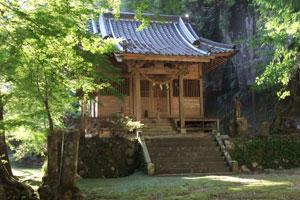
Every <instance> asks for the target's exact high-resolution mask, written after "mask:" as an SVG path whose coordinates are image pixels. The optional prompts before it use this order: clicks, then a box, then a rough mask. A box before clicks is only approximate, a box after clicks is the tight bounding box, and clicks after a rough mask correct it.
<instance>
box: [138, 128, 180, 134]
mask: <svg viewBox="0 0 300 200" xmlns="http://www.w3.org/2000/svg"><path fill="white" fill-rule="evenodd" d="M167 131H174V132H177V131H176V130H174V129H173V128H148V129H143V130H142V133H145V132H167Z"/></svg>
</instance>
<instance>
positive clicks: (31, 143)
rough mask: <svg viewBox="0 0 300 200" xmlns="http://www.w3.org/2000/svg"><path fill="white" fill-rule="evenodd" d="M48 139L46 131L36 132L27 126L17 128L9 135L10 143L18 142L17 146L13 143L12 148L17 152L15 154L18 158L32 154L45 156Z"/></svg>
mask: <svg viewBox="0 0 300 200" xmlns="http://www.w3.org/2000/svg"><path fill="white" fill-rule="evenodd" d="M46 139H47V138H46V135H45V133H44V132H35V131H32V130H28V129H26V128H25V127H20V128H17V129H16V130H14V131H13V134H9V135H8V141H9V142H10V143H17V146H14V145H11V147H12V149H13V150H15V152H16V153H15V154H14V158H15V159H16V160H19V159H21V158H24V157H26V156H32V154H34V155H38V156H42V157H44V156H45V152H46Z"/></svg>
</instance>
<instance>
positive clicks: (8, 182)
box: [0, 160, 37, 200]
mask: <svg viewBox="0 0 300 200" xmlns="http://www.w3.org/2000/svg"><path fill="white" fill-rule="evenodd" d="M0 199H28V200H36V199H37V197H36V195H35V194H34V190H33V189H32V188H31V187H30V186H27V185H25V184H23V183H20V182H18V180H16V179H15V178H14V177H13V176H11V175H10V174H9V172H8V171H7V170H6V167H5V166H4V164H3V163H2V161H1V160H0Z"/></svg>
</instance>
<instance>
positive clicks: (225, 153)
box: [213, 131, 238, 172]
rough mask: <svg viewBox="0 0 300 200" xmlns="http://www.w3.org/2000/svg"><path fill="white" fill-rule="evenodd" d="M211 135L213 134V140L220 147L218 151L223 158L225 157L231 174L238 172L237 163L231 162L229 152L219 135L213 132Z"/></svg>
mask: <svg viewBox="0 0 300 200" xmlns="http://www.w3.org/2000/svg"><path fill="white" fill-rule="evenodd" d="M213 134H214V137H215V140H216V142H217V144H218V146H219V147H220V149H221V151H222V154H223V156H224V157H225V160H226V163H227V165H228V166H229V167H230V170H231V171H232V172H238V162H237V161H235V160H232V158H231V156H230V154H229V152H228V151H227V149H226V146H225V145H224V143H223V140H222V138H221V135H220V133H219V132H215V131H214V132H213Z"/></svg>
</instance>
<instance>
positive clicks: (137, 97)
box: [133, 72, 142, 121]
mask: <svg viewBox="0 0 300 200" xmlns="http://www.w3.org/2000/svg"><path fill="white" fill-rule="evenodd" d="M133 79H134V82H133V87H134V114H135V119H136V120H137V121H141V118H142V115H141V77H140V74H139V72H135V73H134V77H133Z"/></svg>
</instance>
